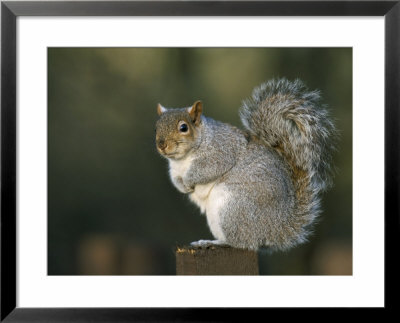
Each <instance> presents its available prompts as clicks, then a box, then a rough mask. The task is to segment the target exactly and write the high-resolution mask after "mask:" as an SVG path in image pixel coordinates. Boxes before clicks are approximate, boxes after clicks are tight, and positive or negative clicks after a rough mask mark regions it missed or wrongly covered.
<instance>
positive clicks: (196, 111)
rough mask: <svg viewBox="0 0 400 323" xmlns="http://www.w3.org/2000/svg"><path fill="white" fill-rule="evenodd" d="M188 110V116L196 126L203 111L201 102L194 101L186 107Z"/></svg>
mask: <svg viewBox="0 0 400 323" xmlns="http://www.w3.org/2000/svg"><path fill="white" fill-rule="evenodd" d="M188 112H189V115H190V118H191V119H192V121H193V122H194V124H195V125H196V126H197V125H198V124H199V123H200V117H201V113H202V112H203V103H202V102H201V101H196V102H195V103H193V105H192V106H191V107H190V108H188Z"/></svg>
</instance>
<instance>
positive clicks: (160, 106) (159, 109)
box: [157, 103, 167, 116]
mask: <svg viewBox="0 0 400 323" xmlns="http://www.w3.org/2000/svg"><path fill="white" fill-rule="evenodd" d="M165 111H167V109H166V108H164V107H163V106H162V105H161V104H160V103H159V104H157V113H158V115H159V116H160V115H162V114H163V113H164V112H165Z"/></svg>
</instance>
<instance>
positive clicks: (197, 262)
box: [175, 246, 259, 275]
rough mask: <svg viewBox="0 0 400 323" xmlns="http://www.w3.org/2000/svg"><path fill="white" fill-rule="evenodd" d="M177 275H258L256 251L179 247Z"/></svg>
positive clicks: (220, 247) (214, 247)
mask: <svg viewBox="0 0 400 323" xmlns="http://www.w3.org/2000/svg"><path fill="white" fill-rule="evenodd" d="M175 254H176V274H177V275H258V274H259V272H258V255H257V252H255V251H249V250H244V249H235V248H231V247H228V246H209V247H206V248H204V247H192V246H190V247H178V248H177V249H176V252H175Z"/></svg>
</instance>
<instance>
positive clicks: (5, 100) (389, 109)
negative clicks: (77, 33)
mask: <svg viewBox="0 0 400 323" xmlns="http://www.w3.org/2000/svg"><path fill="white" fill-rule="evenodd" d="M399 2H400V1H399V0H396V1H385V0H383V1H382V0H381V1H86V2H85V1H82V2H81V1H78V2H77V1H73V2H68V1H66V2H64V1H62V2H57V1H45V2H36V1H33V2H31V1H29V2H24V1H18V2H13V1H2V3H1V304H0V305H1V308H0V309H1V316H0V320H1V322H3V321H4V322H30V321H35V322H89V321H90V322H92V321H99V322H130V321H235V320H237V319H238V316H237V311H238V310H239V309H227V308H225V309H223V308H214V309H210V308H207V309H205V308H202V309H194V308H112V309H111V308H18V307H16V299H17V290H16V288H17V286H16V270H17V267H16V266H17V265H16V238H17V237H16V203H17V200H16V190H17V187H16V184H17V181H16V162H17V155H16V152H17V149H16V148H17V147H16V134H17V128H16V81H17V80H16V54H17V52H16V37H17V30H16V19H17V18H18V17H19V16H384V19H385V156H384V157H385V309H391V308H393V307H394V304H393V302H392V300H393V299H392V298H391V297H392V296H390V295H391V294H392V293H391V292H390V290H391V289H393V290H394V289H396V287H397V286H398V280H399V279H398V278H397V277H398V274H397V273H395V271H396V268H397V267H396V266H395V265H394V264H392V263H393V261H394V260H393V258H396V255H398V250H397V248H396V247H397V243H396V241H397V240H396V239H395V238H396V237H397V236H398V233H399V202H398V198H399V185H398V183H399V155H400V153H399V152H400V149H399V148H400V147H399V130H398V129H399V120H400V119H399V108H400V101H399V98H400V95H399V92H400V91H399V90H400V64H399V61H400V47H399V44H400V3H399ZM393 239H394V240H393ZM371 257H373V255H372V256H371ZM396 276H397V277H396ZM38 292H40V291H38ZM393 297H394V296H393ZM262 310H263V309H258V310H256V309H246V310H245V309H240V311H253V312H254V313H250V315H251V316H250V317H256V316H253V315H263V313H259V312H260V311H262ZM246 315H247V314H246ZM267 319H268V318H265V320H267Z"/></svg>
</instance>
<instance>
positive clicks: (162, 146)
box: [157, 140, 167, 150]
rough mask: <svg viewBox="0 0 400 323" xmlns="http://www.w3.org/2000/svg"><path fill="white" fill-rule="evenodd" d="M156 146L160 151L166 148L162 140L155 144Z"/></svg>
mask: <svg viewBox="0 0 400 323" xmlns="http://www.w3.org/2000/svg"><path fill="white" fill-rule="evenodd" d="M157 146H158V148H160V149H161V150H164V149H165V148H166V147H167V144H166V143H165V141H164V140H159V141H158V142H157Z"/></svg>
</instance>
